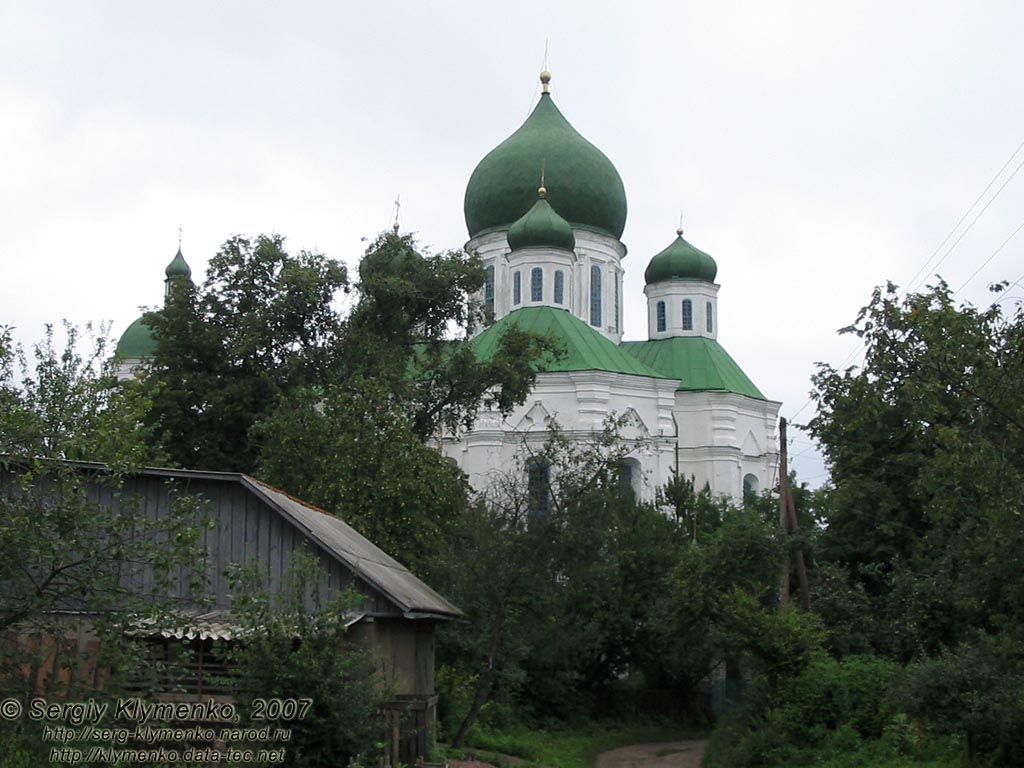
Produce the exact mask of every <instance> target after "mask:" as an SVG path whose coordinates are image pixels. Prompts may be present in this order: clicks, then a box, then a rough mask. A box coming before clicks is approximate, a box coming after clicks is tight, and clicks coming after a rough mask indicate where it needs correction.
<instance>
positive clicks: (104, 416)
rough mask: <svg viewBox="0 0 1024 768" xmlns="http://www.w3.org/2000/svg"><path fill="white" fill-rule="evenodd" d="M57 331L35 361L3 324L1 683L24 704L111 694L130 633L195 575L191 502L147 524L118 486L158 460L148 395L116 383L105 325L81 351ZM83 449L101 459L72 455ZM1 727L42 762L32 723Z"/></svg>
mask: <svg viewBox="0 0 1024 768" xmlns="http://www.w3.org/2000/svg"><path fill="white" fill-rule="evenodd" d="M65 330H66V333H67V344H66V346H65V347H64V348H63V349H62V350H59V351H58V349H57V348H56V347H55V345H54V337H53V331H52V329H47V334H46V338H45V339H44V341H43V342H42V343H40V344H39V345H37V346H36V347H35V349H34V354H33V358H32V363H29V359H28V357H27V356H26V355H25V354H24V353H23V352H22V350H20V349H17V348H15V347H13V346H12V344H11V341H10V335H9V333H7V332H6V331H0V401H2V405H3V407H2V408H0V445H2V446H3V451H4V454H3V455H0V631H3V632H4V635H5V642H3V643H2V644H0V681H2V683H3V686H4V689H5V695H10V696H15V697H18V698H20V699H21V700H22V701H23V702H26V701H27V700H28V699H30V698H32V697H34V696H37V695H39V694H40V693H43V694H44V695H48V696H54V697H59V698H71V699H73V700H74V699H79V700H80V699H84V698H85V697H86V696H88V697H91V698H96V697H99V698H103V697H113V696H116V695H117V694H118V693H119V692H120V691H123V686H124V684H125V683H126V682H127V679H126V677H125V676H122V675H114V676H111V675H110V674H109V673H110V670H111V669H117V670H125V669H132V668H136V667H138V666H139V665H140V664H141V658H140V657H141V654H142V648H141V646H140V645H139V644H136V643H132V642H131V640H130V639H129V638H128V635H127V630H131V629H134V628H137V626H138V624H137V622H139V621H141V620H153V621H160V620H162V619H164V618H166V617H167V616H168V615H169V613H170V612H171V611H172V610H173V609H174V608H175V607H176V606H175V603H174V602H173V601H172V600H170V599H169V598H167V595H168V594H171V593H172V590H171V589H170V586H171V585H172V583H173V584H178V583H180V580H181V579H186V580H187V581H186V582H185V583H186V585H187V586H192V587H196V586H197V584H196V582H195V581H194V579H195V578H196V576H197V575H198V574H202V573H204V572H205V570H204V568H203V562H202V553H201V552H200V551H199V550H198V549H197V547H196V542H197V539H198V536H199V534H200V533H201V531H202V528H203V525H204V516H203V510H202V506H201V504H200V503H199V502H198V501H197V500H196V499H194V498H191V497H187V496H178V497H176V499H175V500H174V502H173V503H172V505H171V507H170V509H169V510H167V512H166V514H164V515H163V516H162V517H161V519H159V520H156V521H154V520H151V519H150V518H149V517H148V516H147V515H145V514H144V513H143V512H144V510H143V508H142V505H141V504H140V503H139V502H138V500H136V499H135V498H133V497H132V495H131V494H130V493H128V492H126V491H125V489H124V481H125V478H126V477H127V476H128V475H129V474H130V473H131V472H132V471H133V470H134V469H137V468H138V467H139V466H140V464H141V463H142V462H143V461H147V460H153V459H154V458H156V457H157V455H156V454H154V453H153V452H152V449H151V447H150V443H149V440H150V437H151V435H150V433H149V431H148V430H147V429H146V428H145V427H144V426H143V425H142V424H141V420H142V418H143V417H144V415H145V413H146V409H147V407H148V401H147V400H146V399H145V398H144V397H142V396H141V395H140V394H139V393H138V392H136V391H134V390H123V389H120V388H117V387H115V386H113V384H114V377H113V368H112V362H111V361H110V359H109V355H108V350H109V346H108V342H107V339H106V337H105V335H103V334H102V333H101V334H100V335H99V336H98V337H96V338H95V339H93V340H92V344H91V346H90V348H89V349H88V351H87V352H85V353H82V352H81V351H80V350H79V347H80V346H81V336H80V334H79V332H78V331H77V330H76V329H75V328H73V327H71V326H67V325H66V326H65ZM89 332H91V329H88V328H87V333H89ZM16 364H17V366H18V368H17V370H18V373H17V374H16V373H15V370H16ZM85 460H89V461H93V462H95V461H106V462H108V464H107V466H106V467H101V466H100V465H98V464H94V463H72V461H75V462H84V461H85ZM143 572H145V573H146V574H147V576H146V578H144V579H143V578H137V577H139V576H140V575H141V574H142V573H143ZM82 616H88V617H89V618H88V620H84V619H83V618H82ZM72 638H75V639H72ZM3 726H4V731H3V733H2V734H0V737H2V738H3V741H4V743H5V744H9V745H11V749H12V754H14V753H17V750H16V749H15V746H16V745H17V744H19V743H20V744H21V745H22V747H23V748H24V750H23V752H24V754H26V755H29V754H34V755H35V758H36V759H37V760H38V759H41V753H39V754H36V752H37V751H38V750H41V749H43V746H44V745H43V742H42V741H41V740H40V738H39V734H38V733H37V732H36V730H37V727H38V723H31V722H26V721H21V722H14V723H4V724H3Z"/></svg>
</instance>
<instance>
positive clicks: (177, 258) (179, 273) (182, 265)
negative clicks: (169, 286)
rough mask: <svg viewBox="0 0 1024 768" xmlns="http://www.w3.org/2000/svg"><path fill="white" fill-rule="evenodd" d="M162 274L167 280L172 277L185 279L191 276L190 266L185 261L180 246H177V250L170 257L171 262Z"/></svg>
mask: <svg viewBox="0 0 1024 768" xmlns="http://www.w3.org/2000/svg"><path fill="white" fill-rule="evenodd" d="M164 275H166V276H167V279H168V280H170V279H171V278H172V277H184V278H186V279H188V278H191V277H192V268H191V267H190V266H189V265H188V262H187V261H185V257H184V256H182V255H181V246H178V252H177V253H176V254H175V255H174V258H173V259H171V263H170V264H168V265H167V269H165V270H164Z"/></svg>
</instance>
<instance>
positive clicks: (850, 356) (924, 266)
mask: <svg viewBox="0 0 1024 768" xmlns="http://www.w3.org/2000/svg"><path fill="white" fill-rule="evenodd" d="M1021 149H1024V141H1021V142H1020V144H1018V145H1017V148H1016V149H1014V150H1013V152H1012V153H1010V156H1009V157H1008V158H1007V159H1006V162H1005V163H1003V165H1002V166H1001V167H1000V168H999V170H998V171H996V173H995V175H994V176H993V177H992V179H991V180H990V181H989V183H988V184H986V185H985V188H984V189H983V190H982V191H981V194H979V195H978V196H977V197H976V198H975V200H974V202H973V203H971V204H970V206H969V207H968V208H967V210H966V211H964V213H963V215H962V216H961V217H960V219H959V220H958V221H957V223H956V224H955V225H954V226H953V228H952V229H951V230H950V231H949V234H947V235H946V236H945V237H944V238H943V239H942V242H941V243H939V245H938V247H936V249H935V250H934V251H933V252H932V255H931V256H929V257H928V258H927V259H926V260H925V262H924V264H922V265H921V267H920V268H919V269H918V270H917V272H915V273H914V276H913V277H911V278H910V280H909V281H908V282H907V287H906V288H905V289H904V290H903V291H902V293H903V294H904V295H905V294H907V293H909V292H910V290H911V287H910V286H911V285H912V284H913V283H914V281H915V280H916V279H917V278H918V276H919V275H921V273H922V272H924V271H925V270H926V269H929V264H931V262H932V260H933V259H934V258H935V257H936V256H937V255H938V254H939V252H940V251H941V250H942V248H943V246H945V245H946V243H947V242H949V238H951V237H952V236H953V234H954V233H955V232H956V231H957V230H958V229H959V228H960V225H961V224H963V223H964V221H966V220H967V217H968V216H970V215H971V211H973V210H974V209H975V208H976V207H977V205H978V203H979V202H981V200H982V199H983V198H984V197H985V195H986V194H987V193H988V191H989V190H990V189H991V188H992V185H993V184H995V183H996V181H997V180H998V179H999V177H1000V176H1001V175H1002V173H1003V171H1005V170H1006V169H1007V168H1008V167H1009V165H1010V163H1012V162H1013V159H1014V158H1015V157H1016V156H1017V155H1018V154H1019V153H1020V151H1021ZM1022 167H1024V161H1021V162H1020V163H1018V165H1017V167H1016V168H1014V169H1013V173H1011V174H1010V176H1009V178H1007V179H1006V181H1004V182H1003V183H1002V185H1001V186H1000V187H999V189H997V190H996V193H995V194H994V195H993V196H992V197H991V198H990V199H989V201H988V202H987V203H985V206H984V207H983V208H982V209H981V210H980V211H979V212H978V215H977V216H975V217H974V218H973V219H972V220H971V223H970V224H968V226H967V229H965V230H964V231H963V232H961V233H960V236H959V237H958V238H957V239H956V241H955V242H954V243H953V244H952V245H951V246H950V247H949V250H948V251H946V253H945V254H943V256H942V258H941V259H939V261H938V262H936V264H935V267H938V266H939V264H941V263H942V262H943V261H945V260H946V257H947V256H949V254H951V253H952V252H953V250H954V249H955V248H956V246H957V245H958V244H959V243H960V241H961V240H963V239H964V237H965V236H966V235H967V233H968V232H970V231H971V228H972V227H973V226H974V225H975V224H976V223H977V221H978V219H980V218H981V217H982V215H983V214H984V213H985V211H987V210H988V208H989V206H991V205H992V203H993V202H994V201H995V199H996V198H997V197H999V195H1000V194H1001V193H1002V191H1003V190H1004V189H1006V186H1007V185H1008V184H1009V183H1010V182H1011V181H1013V179H1014V177H1015V176H1016V175H1017V173H1018V172H1019V171H1020V169H1021V168H1022ZM1021 228H1024V224H1022V225H1021V227H1018V228H1017V229H1016V230H1015V231H1014V232H1013V234H1012V235H1010V237H1009V238H1007V240H1006V242H1004V243H1003V244H1002V245H1000V246H999V248H997V249H996V253H993V254H992V256H990V257H989V258H988V259H987V260H986V261H985V264H988V262H989V261H991V260H992V259H993V258H994V257H995V255H996V254H997V253H998V252H999V251H1000V250H1002V248H1003V247H1004V246H1005V245H1006V243H1008V242H1009V241H1010V240H1011V239H1013V237H1014V235H1016V234H1017V232H1019V231H1020V229H1021ZM985 264H982V265H981V267H979V270H978V271H980V269H981V268H983V267H984V266H985ZM932 268H934V267H932ZM975 274H977V271H976V272H975ZM973 278H974V275H971V277H970V278H968V280H967V282H970V281H971V279H973ZM1021 279H1024V277H1022V278H1021ZM966 284H967V283H964V285H966ZM960 288H963V286H960ZM957 290H958V291H959V290H960V289H957ZM1007 290H1008V289H1007ZM1003 293H1006V291H1003ZM899 295H900V294H899V293H897V296H899ZM1001 297H1002V294H1000V297H999V298H997V299H996V301H999V299H1000V298H1001ZM863 347H864V340H863V339H859V340H858V341H857V343H856V344H855V345H854V347H853V349H851V350H850V352H849V353H848V354H847V355H846V357H845V358H844V359H843V362H841V363H840V364H839V366H838V368H837V370H840V371H841V370H843V369H844V368H845V367H846V366H847V365H848V364H849V363H850V362H851V361H852V360H854V359H855V358H856V356H857V354H858V353H859V352H861V351H862V350H863ZM813 402H814V398H813V397H809V398H807V400H806V402H804V404H803V405H801V406H800V408H799V409H798V410H797V411H796V412H795V413H794V414H793V415H792V416H790V419H791V420H794V419H796V417H797V416H799V415H800V414H801V413H803V412H804V410H805V409H806V408H807V406H808V405H810V404H811V403H813ZM794 426H796V425H794ZM798 428H799V427H798Z"/></svg>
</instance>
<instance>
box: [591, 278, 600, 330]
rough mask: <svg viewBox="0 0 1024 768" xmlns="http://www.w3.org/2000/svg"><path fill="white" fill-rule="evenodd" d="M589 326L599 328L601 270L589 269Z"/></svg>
mask: <svg viewBox="0 0 1024 768" xmlns="http://www.w3.org/2000/svg"><path fill="white" fill-rule="evenodd" d="M590 324H591V325H593V326H596V327H598V328H600V327H601V268H600V267H599V266H597V265H596V264H595V265H594V266H592V267H591V268H590Z"/></svg>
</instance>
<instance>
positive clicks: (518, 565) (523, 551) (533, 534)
mask: <svg viewBox="0 0 1024 768" xmlns="http://www.w3.org/2000/svg"><path fill="white" fill-rule="evenodd" d="M624 425H625V422H624V421H623V420H621V419H618V420H610V421H609V422H608V423H607V424H606V427H605V429H604V431H603V432H602V433H600V434H598V435H596V436H595V437H594V438H593V439H592V440H591V441H590V442H581V441H577V440H570V439H568V438H567V437H566V436H565V435H564V434H563V433H562V431H561V430H560V429H559V427H558V425H557V424H553V423H549V424H548V428H549V432H548V435H547V440H546V441H545V442H544V444H543V445H540V444H536V443H532V442H530V441H529V440H528V439H524V457H523V459H522V462H521V463H520V464H518V465H517V466H516V467H515V469H514V470H513V471H511V472H508V473H504V474H501V475H499V476H496V477H495V478H494V482H493V483H492V485H491V487H490V488H489V489H488V490H487V492H486V493H484V494H483V495H482V496H481V498H479V499H478V501H477V503H476V504H474V505H472V506H471V507H470V508H469V510H468V511H467V513H466V515H464V516H463V517H462V518H460V519H459V520H458V521H457V523H456V526H455V528H454V530H453V537H454V538H453V545H454V547H455V550H456V551H457V552H459V553H460V558H459V560H458V561H457V567H456V568H453V569H452V571H451V573H450V574H448V578H447V581H448V585H447V588H446V589H447V591H448V593H449V594H451V595H452V596H453V599H454V600H455V601H456V602H457V603H458V604H459V605H460V607H462V609H463V610H464V611H466V613H467V615H468V617H469V618H470V620H471V621H472V622H473V626H474V628H475V631H474V632H472V633H466V632H460V633H458V634H457V635H456V634H455V633H453V632H446V633H445V635H444V637H443V641H444V642H443V643H442V647H441V654H442V656H443V658H444V659H445V661H446V663H448V664H449V665H450V666H452V667H453V669H456V670H463V671H462V672H461V674H462V675H463V676H464V678H463V679H466V678H469V677H470V676H471V679H473V680H475V682H476V690H475V694H474V699H473V702H472V703H471V705H470V710H469V714H468V715H467V716H466V718H465V720H464V721H463V724H462V729H461V730H460V733H459V734H456V736H455V741H456V742H460V741H461V739H462V738H465V736H466V734H467V732H468V728H469V726H470V725H471V724H472V723H473V721H474V720H475V718H476V716H477V714H478V713H479V712H480V711H481V710H482V708H483V706H484V703H485V702H487V701H488V700H489V697H490V694H491V691H492V689H496V690H497V691H498V692H499V695H500V698H501V699H502V700H503V701H507V702H512V703H514V705H515V706H516V707H517V708H518V709H519V710H520V711H524V710H525V711H528V712H530V713H532V714H533V716H535V717H538V718H543V717H547V716H555V717H565V716H567V715H570V714H572V713H578V714H586V713H588V712H589V710H590V708H591V706H592V704H593V700H594V696H595V694H596V693H597V692H598V691H600V690H601V689H602V688H603V687H604V686H607V685H609V684H610V683H611V682H612V681H614V680H616V679H617V678H618V677H619V676H620V675H621V674H623V673H624V671H625V670H626V669H627V668H628V666H629V665H630V664H633V663H635V662H637V661H638V660H639V659H640V658H641V656H642V654H643V653H645V651H644V648H645V646H646V644H647V643H648V640H649V635H650V632H651V631H652V627H651V623H650V615H649V611H650V609H651V606H653V605H654V603H655V596H656V594H657V592H658V591H659V590H660V589H661V585H662V578H663V576H664V574H665V573H666V572H667V571H668V570H669V569H670V568H671V563H672V554H671V551H672V548H673V547H674V543H673V542H674V540H675V538H676V536H675V532H676V528H675V526H674V525H673V524H672V523H671V522H670V521H669V520H668V519H667V518H665V517H664V516H663V515H661V513H660V512H658V511H657V510H655V509H653V508H652V507H649V506H646V505H641V504H637V502H636V500H635V498H634V496H633V492H632V489H631V488H629V487H628V486H627V485H624V483H623V479H624V470H623V463H624V462H625V461H628V457H629V455H630V454H631V453H632V452H633V451H637V450H642V449H643V446H642V444H638V443H634V442H631V441H627V440H624V439H621V437H620V430H621V428H622V427H623V426H624ZM531 468H539V469H540V471H536V469H535V471H534V472H531V471H530V469H531ZM520 693H521V694H523V695H519V694H520Z"/></svg>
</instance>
